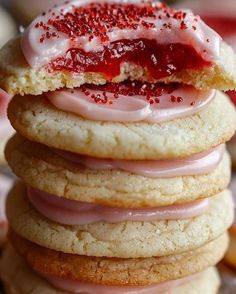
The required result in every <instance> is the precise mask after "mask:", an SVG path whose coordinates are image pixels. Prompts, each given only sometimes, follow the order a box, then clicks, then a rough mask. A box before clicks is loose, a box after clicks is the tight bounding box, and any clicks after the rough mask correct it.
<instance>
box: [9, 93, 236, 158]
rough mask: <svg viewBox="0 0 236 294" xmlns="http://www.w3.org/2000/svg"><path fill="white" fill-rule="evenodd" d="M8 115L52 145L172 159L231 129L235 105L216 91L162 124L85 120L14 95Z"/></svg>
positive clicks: (40, 99)
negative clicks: (205, 102)
mask: <svg viewBox="0 0 236 294" xmlns="http://www.w3.org/2000/svg"><path fill="white" fill-rule="evenodd" d="M8 115H9V119H10V121H11V123H12V125H13V127H14V128H15V129H16V130H17V132H18V133H20V134H22V135H23V136H24V137H26V138H28V139H29V140H32V141H37V142H40V143H42V144H45V145H48V146H50V147H54V148H58V149H63V150H67V151H71V152H74V153H79V154H84V155H88V156H94V157H100V158H113V159H129V160H132V159H134V160H135V159H136V160H139V159H140V160H142V159H143V160H145V159H155V160H157V159H172V158H177V157H178V158H180V157H184V156H189V155H191V154H195V153H199V152H202V151H206V150H209V149H210V148H212V147H214V146H217V145H219V144H221V143H224V142H225V141H227V140H229V139H230V138H231V137H232V136H233V134H234V131H235V126H236V115H235V108H234V106H233V105H232V104H231V102H230V101H229V99H228V97H226V96H225V95H224V94H222V93H220V92H218V93H217V95H216V97H215V99H214V100H213V101H212V102H211V104H210V105H209V106H208V107H207V108H206V109H205V110H203V111H202V112H200V113H198V114H196V115H193V116H190V117H187V118H182V119H177V120H174V121H170V122H166V123H163V124H149V123H145V122H140V123H110V122H98V121H89V120H86V119H83V118H81V117H79V116H77V115H74V114H72V113H65V112H63V111H60V110H58V109H56V108H55V107H53V106H52V105H51V104H50V103H49V101H48V100H47V99H46V98H44V97H42V96H38V97H32V96H24V97H20V96H16V97H14V98H13V99H12V101H11V103H10V106H9V110H8Z"/></svg>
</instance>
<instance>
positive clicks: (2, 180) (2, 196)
mask: <svg viewBox="0 0 236 294" xmlns="http://www.w3.org/2000/svg"><path fill="white" fill-rule="evenodd" d="M11 187H12V180H11V179H10V178H8V177H6V176H3V175H0V223H1V224H2V223H6V222H7V218H6V212H5V204H6V197H7V193H8V192H9V190H10V189H11Z"/></svg>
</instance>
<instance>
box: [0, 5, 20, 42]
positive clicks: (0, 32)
mask: <svg viewBox="0 0 236 294" xmlns="http://www.w3.org/2000/svg"><path fill="white" fill-rule="evenodd" d="M16 33H17V30H16V25H15V22H14V20H13V18H12V17H11V16H10V14H9V13H8V12H7V11H6V10H5V9H4V8H2V7H1V6H0V47H2V46H3V45H4V44H5V43H6V42H7V41H8V40H9V39H11V38H12V37H14V35H15V34H16Z"/></svg>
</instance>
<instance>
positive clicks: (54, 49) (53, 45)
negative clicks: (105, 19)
mask: <svg viewBox="0 0 236 294" xmlns="http://www.w3.org/2000/svg"><path fill="white" fill-rule="evenodd" d="M91 2H93V3H94V2H101V1H100V0H93V1H91V0H74V1H70V2H69V3H67V4H65V5H62V6H58V7H54V8H53V9H52V10H49V11H48V12H47V13H46V14H44V15H41V16H39V17H38V18H36V20H35V21H33V22H32V24H31V25H30V26H29V27H28V29H26V31H25V32H24V34H23V36H22V51H23V54H24V56H25V58H26V60H27V61H28V63H29V64H30V65H31V67H33V68H40V67H42V66H45V65H47V64H49V63H50V61H52V60H53V59H55V58H57V57H59V56H61V55H63V54H64V53H66V52H67V51H68V50H69V49H70V48H71V40H70V38H68V36H67V35H66V34H64V33H62V32H58V31H57V30H56V29H55V27H53V25H51V26H50V22H49V19H50V18H51V17H52V16H53V15H55V14H56V15H60V16H61V15H63V14H66V13H68V12H71V11H72V10H73V9H74V8H73V6H74V7H81V6H86V5H89V3H91ZM104 2H114V3H123V4H124V5H125V4H126V3H127V1H122V0H112V1H108V0H104ZM129 3H134V4H136V5H144V4H143V2H142V1H141V0H130V1H129ZM71 4H73V5H71ZM153 5H156V6H157V7H159V6H160V5H161V4H160V2H158V1H157V2H154V3H153ZM185 12H186V17H185V19H184V20H185V23H186V24H187V27H188V28H187V29H185V30H183V29H181V27H180V22H179V20H178V19H176V18H170V17H168V16H167V15H166V13H165V12H164V11H162V10H160V11H158V12H157V17H156V18H155V19H153V18H147V17H146V18H143V19H141V20H140V23H141V22H142V20H143V21H148V22H149V23H152V24H153V27H148V28H147V27H144V26H142V25H140V24H139V25H138V27H137V28H136V29H128V28H127V29H119V28H118V27H114V29H112V30H108V33H107V36H108V38H109V42H114V41H118V40H121V39H128V40H134V39H139V38H143V37H145V38H146V39H149V40H158V43H159V44H167V43H168V44H169V43H173V44H174V43H180V44H184V45H190V46H192V47H193V48H194V49H195V50H196V51H197V52H198V53H199V55H200V56H202V57H203V59H204V60H206V61H210V62H212V61H215V60H216V59H217V58H218V57H219V50H220V42H221V38H220V37H219V35H218V34H216V33H215V32H214V31H213V30H212V29H211V28H210V27H208V26H207V25H206V24H205V23H204V22H203V21H202V20H201V19H200V18H199V17H196V16H195V15H194V14H192V13H191V12H190V11H185ZM196 19H197V21H196ZM41 22H42V23H46V24H47V26H49V29H48V32H50V35H53V34H55V38H46V39H45V41H44V42H40V39H41V36H42V35H44V34H45V30H44V29H43V28H42V27H38V26H37V25H36V24H37V23H41ZM166 23H168V24H170V25H171V29H168V30H163V27H164V25H165V24H166ZM192 27H196V30H193V29H192ZM207 39H209V42H206V40H207ZM107 44H108V42H107V43H106V42H101V40H100V38H98V37H96V36H94V37H93V38H92V39H90V38H89V36H88V35H86V34H84V35H81V36H76V37H75V38H74V39H73V45H74V46H73V47H77V48H79V49H82V50H84V51H85V52H89V51H95V50H96V51H98V50H101V49H102V48H103V46H104V45H107Z"/></svg>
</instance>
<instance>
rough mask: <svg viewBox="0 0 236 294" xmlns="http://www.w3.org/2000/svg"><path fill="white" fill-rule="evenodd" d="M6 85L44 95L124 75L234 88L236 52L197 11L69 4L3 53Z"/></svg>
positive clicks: (118, 0) (139, 4) (1, 78)
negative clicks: (235, 53)
mask: <svg viewBox="0 0 236 294" xmlns="http://www.w3.org/2000/svg"><path fill="white" fill-rule="evenodd" d="M0 72H1V73H0V87H2V88H3V89H5V90H7V91H8V92H9V93H12V94H21V95H24V94H32V95H39V94H42V93H43V92H48V91H54V90H56V89H59V88H63V87H67V88H74V87H79V86H81V85H82V84H84V83H91V84H105V83H106V82H111V81H112V82H121V81H124V80H126V79H131V80H141V81H147V82H157V81H162V82H166V83H169V82H173V81H174V82H181V83H185V84H190V85H194V86H195V87H197V88H201V89H208V88H216V89H220V90H228V89H234V88H236V57H235V55H234V53H233V51H232V49H231V48H229V47H228V46H227V45H226V44H224V43H223V42H222V41H221V38H220V36H219V35H218V34H217V33H215V32H214V31H213V30H212V29H211V28H209V27H208V26H207V25H206V24H205V23H204V22H203V21H202V20H201V19H200V17H199V16H195V15H194V14H193V13H192V12H190V11H181V10H174V9H173V8H168V7H167V6H166V5H164V4H162V3H160V2H154V3H153V2H152V1H148V2H143V1H141V0H139V1H131V2H130V3H126V2H125V1H122V0H113V1H107V0H104V1H102V2H100V1H97V0H94V1H86V2H84V1H78V0H75V1H71V2H66V4H65V5H63V6H56V7H54V8H53V9H51V10H49V11H47V12H46V13H44V14H43V15H41V16H39V17H38V18H36V20H35V21H34V22H33V23H32V24H31V25H30V26H29V27H28V28H27V29H26V31H25V32H24V34H23V35H22V37H21V38H17V39H14V40H12V41H10V42H9V43H8V44H7V45H6V46H5V47H4V48H3V49H2V50H1V52H0Z"/></svg>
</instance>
